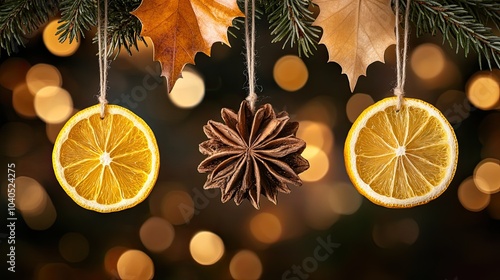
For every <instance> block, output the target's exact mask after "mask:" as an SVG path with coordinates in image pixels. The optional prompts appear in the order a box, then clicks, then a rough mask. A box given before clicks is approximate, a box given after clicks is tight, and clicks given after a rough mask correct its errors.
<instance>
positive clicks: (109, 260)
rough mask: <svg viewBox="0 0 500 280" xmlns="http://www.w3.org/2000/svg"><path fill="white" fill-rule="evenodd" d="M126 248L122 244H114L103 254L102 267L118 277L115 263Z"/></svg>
mask: <svg viewBox="0 0 500 280" xmlns="http://www.w3.org/2000/svg"><path fill="white" fill-rule="evenodd" d="M127 250H128V249H127V248H126V247H122V246H116V247H113V248H111V249H109V250H108V251H107V252H106V255H104V269H105V270H106V272H108V273H109V274H111V275H112V276H113V277H115V278H117V279H118V270H117V267H116V265H117V263H118V259H119V258H120V256H121V255H122V254H123V253H124V252H126V251H127Z"/></svg>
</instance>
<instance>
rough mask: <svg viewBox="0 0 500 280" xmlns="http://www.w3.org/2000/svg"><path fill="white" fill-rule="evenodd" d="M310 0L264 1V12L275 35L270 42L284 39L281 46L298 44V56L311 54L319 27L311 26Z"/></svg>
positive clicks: (312, 19) (272, 33)
mask: <svg viewBox="0 0 500 280" xmlns="http://www.w3.org/2000/svg"><path fill="white" fill-rule="evenodd" d="M311 5H312V3H311V0H271V1H268V2H265V8H266V13H268V20H269V23H270V25H271V26H270V28H271V29H272V31H271V35H275V37H274V39H273V40H272V41H271V43H277V42H280V41H282V40H283V39H285V42H284V43H283V48H284V47H285V46H286V44H287V43H288V42H289V43H290V47H292V48H293V46H294V44H297V46H298V52H299V56H300V55H302V54H304V55H305V56H306V57H309V55H312V54H313V50H316V46H317V45H318V38H319V34H320V29H319V28H318V27H316V26H312V23H313V21H314V18H313V16H312V14H313V12H312V11H311V10H310V9H309V8H310V7H311Z"/></svg>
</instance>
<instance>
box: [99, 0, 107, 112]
mask: <svg viewBox="0 0 500 280" xmlns="http://www.w3.org/2000/svg"><path fill="white" fill-rule="evenodd" d="M100 3H101V1H99V0H98V1H97V44H98V48H99V84H100V86H99V97H98V100H99V103H100V104H101V119H104V112H105V108H106V104H108V100H107V99H106V90H107V81H106V80H107V77H108V53H107V52H108V0H104V16H103V15H101V5H100Z"/></svg>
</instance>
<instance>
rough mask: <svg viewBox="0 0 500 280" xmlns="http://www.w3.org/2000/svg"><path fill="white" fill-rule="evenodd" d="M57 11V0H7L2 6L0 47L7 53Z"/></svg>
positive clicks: (19, 44)
mask: <svg viewBox="0 0 500 280" xmlns="http://www.w3.org/2000/svg"><path fill="white" fill-rule="evenodd" d="M56 11H57V1H56V0H7V1H5V2H4V3H3V4H1V6H0V48H1V49H5V50H6V51H7V55H11V54H12V53H13V52H16V51H17V49H18V47H19V46H24V42H25V40H26V36H27V35H29V34H31V33H33V32H35V31H36V30H37V29H38V27H39V26H40V25H42V24H44V23H45V22H47V20H48V19H49V18H50V17H51V16H53V15H54V14H55V13H56Z"/></svg>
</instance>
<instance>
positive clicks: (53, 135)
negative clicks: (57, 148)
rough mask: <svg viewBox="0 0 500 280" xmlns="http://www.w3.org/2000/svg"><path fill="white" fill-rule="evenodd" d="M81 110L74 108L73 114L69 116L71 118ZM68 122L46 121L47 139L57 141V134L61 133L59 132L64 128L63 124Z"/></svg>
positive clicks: (52, 141)
mask: <svg viewBox="0 0 500 280" xmlns="http://www.w3.org/2000/svg"><path fill="white" fill-rule="evenodd" d="M78 111H79V110H77V109H73V112H72V113H71V115H70V116H69V117H68V119H69V118H71V117H72V116H73V115H74V114H76V113H77V112H78ZM65 124H66V122H60V123H45V134H46V135H47V139H49V141H50V142H51V143H52V144H53V143H54V142H56V139H57V136H58V135H59V132H60V131H61V129H62V128H63V126H64V125H65Z"/></svg>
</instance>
